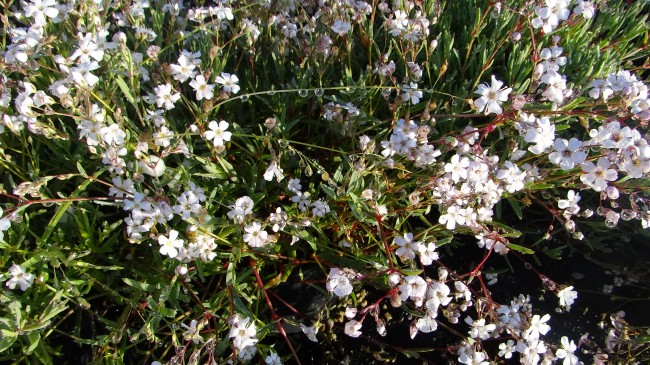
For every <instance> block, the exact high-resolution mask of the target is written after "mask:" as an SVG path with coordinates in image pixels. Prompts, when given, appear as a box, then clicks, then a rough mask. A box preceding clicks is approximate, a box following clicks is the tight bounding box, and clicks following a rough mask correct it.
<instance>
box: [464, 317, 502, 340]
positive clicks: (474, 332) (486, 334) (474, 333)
mask: <svg viewBox="0 0 650 365" xmlns="http://www.w3.org/2000/svg"><path fill="white" fill-rule="evenodd" d="M465 323H467V324H468V325H470V326H471V327H472V328H471V329H470V330H469V333H468V334H469V336H470V337H472V338H480V339H481V340H487V339H488V338H490V335H491V333H492V332H494V331H495V330H496V329H497V326H496V325H495V324H494V323H488V324H486V323H485V318H481V319H478V320H476V321H474V320H473V319H472V318H471V317H466V318H465Z"/></svg>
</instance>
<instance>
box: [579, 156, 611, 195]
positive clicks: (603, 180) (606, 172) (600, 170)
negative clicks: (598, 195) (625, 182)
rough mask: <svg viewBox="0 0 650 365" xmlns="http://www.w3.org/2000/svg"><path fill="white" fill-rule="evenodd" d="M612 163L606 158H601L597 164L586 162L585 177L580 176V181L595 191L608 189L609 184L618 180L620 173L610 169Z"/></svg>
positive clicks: (583, 169)
mask: <svg viewBox="0 0 650 365" xmlns="http://www.w3.org/2000/svg"><path fill="white" fill-rule="evenodd" d="M610 165H611V163H610V162H609V160H608V159H607V158H606V157H600V158H599V159H598V161H597V162H596V164H595V165H594V163H593V162H591V161H590V162H586V163H585V164H584V165H582V171H583V172H584V174H583V175H580V181H582V182H583V183H585V184H586V185H588V186H590V187H591V188H592V189H594V190H595V191H603V190H605V189H607V183H608V182H609V181H614V180H616V179H617V178H618V173H617V172H616V170H614V169H610V168H609V167H610Z"/></svg>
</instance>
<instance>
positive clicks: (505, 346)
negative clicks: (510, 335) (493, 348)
mask: <svg viewBox="0 0 650 365" xmlns="http://www.w3.org/2000/svg"><path fill="white" fill-rule="evenodd" d="M513 352H515V342H514V341H513V340H508V342H503V343H500V344H499V356H501V357H503V358H506V359H509V358H511V357H512V353H513Z"/></svg>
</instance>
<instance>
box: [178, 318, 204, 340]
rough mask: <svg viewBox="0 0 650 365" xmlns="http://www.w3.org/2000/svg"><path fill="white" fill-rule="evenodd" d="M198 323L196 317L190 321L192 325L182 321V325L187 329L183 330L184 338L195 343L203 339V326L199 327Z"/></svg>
mask: <svg viewBox="0 0 650 365" xmlns="http://www.w3.org/2000/svg"><path fill="white" fill-rule="evenodd" d="M197 324H198V321H197V320H196V319H193V320H192V321H191V322H190V325H189V326H188V325H186V324H185V323H181V327H183V328H184V329H185V332H183V338H184V339H185V340H186V341H192V342H194V343H195V344H197V343H199V342H201V341H203V338H201V333H200V331H201V327H197V326H196V325H197Z"/></svg>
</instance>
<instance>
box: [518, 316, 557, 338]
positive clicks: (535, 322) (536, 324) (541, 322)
mask: <svg viewBox="0 0 650 365" xmlns="http://www.w3.org/2000/svg"><path fill="white" fill-rule="evenodd" d="M549 319H551V316H550V315H548V314H545V315H544V316H542V317H540V316H539V315H538V314H535V315H534V316H533V318H532V319H531V320H530V326H529V327H528V329H526V331H524V336H523V337H524V338H525V339H528V340H533V339H535V340H537V339H539V335H540V334H541V335H545V334H546V333H547V332H548V331H549V330H550V329H551V326H549V325H547V324H546V322H548V320H549Z"/></svg>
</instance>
